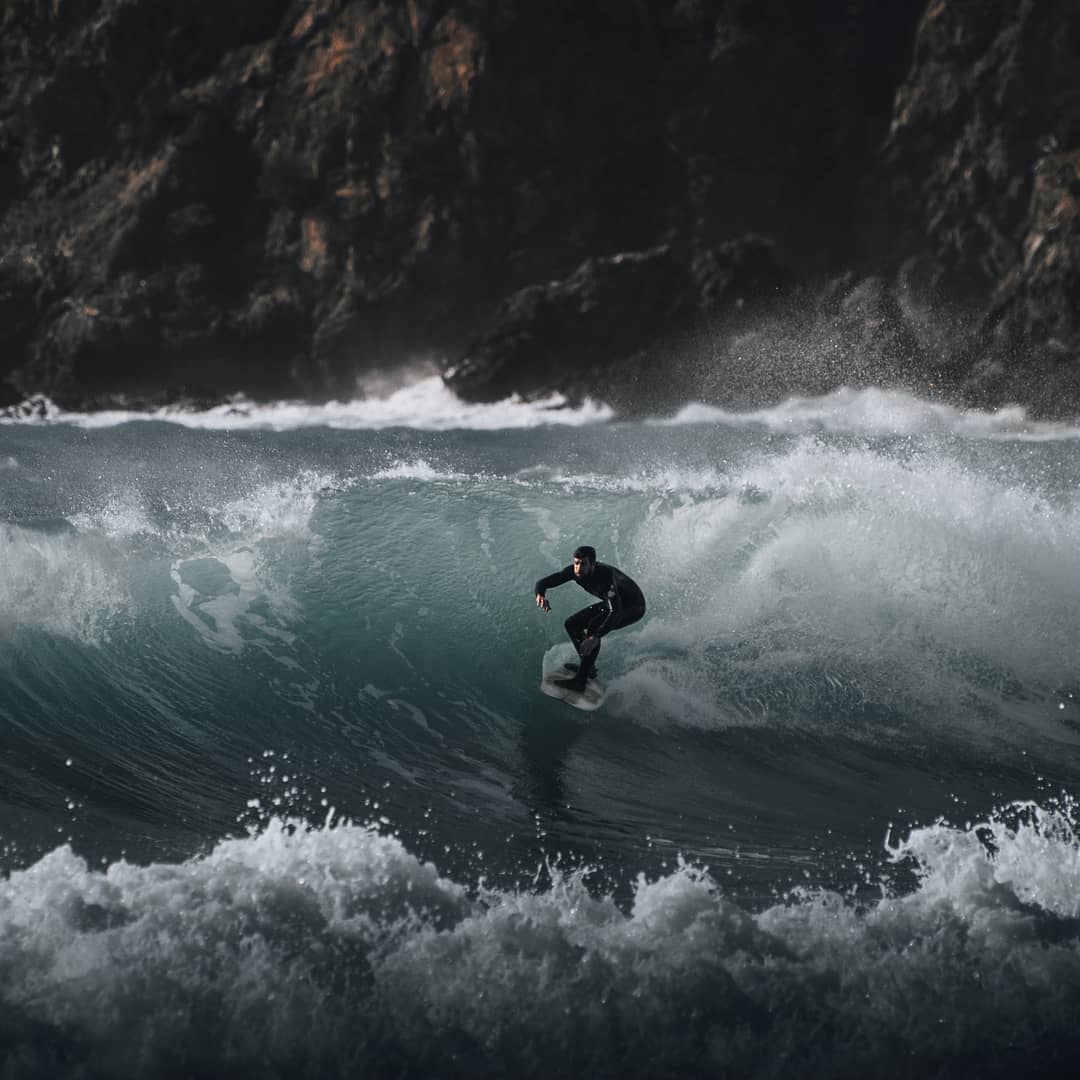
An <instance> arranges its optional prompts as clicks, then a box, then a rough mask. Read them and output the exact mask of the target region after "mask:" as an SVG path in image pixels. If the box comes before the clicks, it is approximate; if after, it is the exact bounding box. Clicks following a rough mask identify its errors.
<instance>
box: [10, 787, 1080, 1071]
mask: <svg viewBox="0 0 1080 1080" xmlns="http://www.w3.org/2000/svg"><path fill="white" fill-rule="evenodd" d="M1074 816H1075V815H1074V814H1073V812H1072V808H1071V807H1070V805H1069V804H1068V803H1067V802H1063V803H1061V804H1059V805H1056V806H1045V807H1044V806H1039V805H1037V804H1026V805H1018V806H1009V807H1005V808H1003V809H1002V810H1001V811H999V812H998V813H997V814H996V815H995V816H993V817H992V818H990V819H988V820H987V821H985V822H982V823H979V824H976V825H969V826H966V827H957V826H950V825H947V824H945V823H943V822H941V823H938V824H935V825H933V826H929V827H926V828H916V829H913V830H912V831H911V832H910V833H909V834H908V835H907V836H906V837H904V838H902V839H891V838H890V840H889V843H888V845H887V852H888V855H889V857H890V858H891V859H892V860H893V861H895V862H903V863H905V864H907V865H909V866H910V867H911V868H912V869H913V871H914V875H915V881H916V884H915V887H914V889H912V890H911V891H909V892H906V893H893V892H892V891H891V887H890V886H888V885H886V884H884V883H883V884H882V886H881V888H882V891H883V892H884V893H885V895H884V896H883V898H882V899H881V900H879V901H877V902H872V903H867V902H865V901H862V902H859V901H856V900H854V899H853V898H850V897H845V896H842V895H840V894H836V893H813V894H792V895H791V896H790V897H787V898H785V899H783V900H782V901H780V902H777V903H775V904H774V905H773V906H771V907H768V908H767V909H765V910H763V911H761V912H759V913H757V914H755V913H753V912H751V911H747V910H744V909H741V908H740V907H739V906H737V905H736V904H734V903H732V902H731V901H730V900H728V899H726V898H725V896H724V895H723V892H722V890H721V889H720V888H719V886H718V885H717V884H716V882H715V881H714V880H713V879H712V878H711V877H710V875H709V873H708V872H707V870H705V869H702V868H697V867H694V866H691V865H688V864H684V863H679V864H678V865H677V866H676V867H674V868H673V869H672V870H671V871H670V872H669V873H667V874H666V875H664V876H661V877H660V878H658V879H655V880H647V879H646V878H644V877H640V878H639V879H638V881H637V884H636V886H635V888H634V890H633V894H632V897H631V898H630V899H629V901H628V902H627V903H625V904H618V903H616V902H615V901H614V900H613V899H612V898H610V897H605V896H597V895H595V894H594V893H593V892H592V891H591V890H590V889H589V887H588V879H589V875H588V872H587V871H577V872H575V873H572V874H560V873H559V872H558V871H554V870H553V871H552V883H551V885H550V886H548V887H546V888H542V889H532V890H530V889H525V890H520V891H513V890H511V891H499V890H490V889H486V888H484V887H483V886H482V885H480V886H474V887H470V888H465V887H463V886H462V885H460V884H458V883H455V882H453V881H450V880H448V879H446V878H443V877H441V876H440V875H439V873H438V870H437V869H436V867H435V866H433V865H432V864H430V863H427V862H423V861H421V860H419V859H417V858H416V857H415V856H413V855H412V854H411V853H410V852H409V851H408V850H407V849H406V848H405V847H404V845H403V844H402V843H401V842H400V841H398V840H396V839H395V838H393V837H391V836H385V835H380V834H379V833H377V832H376V831H375V830H373V829H372V828H370V827H362V826H357V825H351V824H348V823H334V822H332V821H331V820H329V819H328V821H327V822H326V823H325V824H324V825H322V826H319V827H310V826H306V825H304V824H302V823H300V822H290V821H285V820H281V819H272V820H271V821H270V822H269V823H268V824H267V825H266V827H265V828H264V829H263V831H262V832H260V833H258V834H256V835H252V836H250V837H247V838H239V839H231V840H226V841H223V842H221V843H219V844H218V845H217V847H216V848H215V849H214V850H213V851H212V852H210V853H209V854H208V855H205V856H202V857H197V858H193V859H190V860H188V861H186V862H183V863H177V864H155V865H150V866H134V865H131V864H128V863H126V862H119V863H114V864H113V865H111V866H109V867H107V868H106V869H104V870H100V871H96V870H91V869H90V868H88V867H87V865H86V863H85V862H84V861H83V860H82V859H80V858H79V857H78V856H76V855H75V854H74V853H73V852H72V851H71V850H70V848H68V847H61V848H58V849H56V850H55V851H53V852H52V853H51V854H49V855H47V856H46V857H45V858H43V859H41V860H40V861H39V862H37V863H35V864H34V865H33V866H30V867H28V868H27V869H26V870H23V871H18V872H15V873H12V874H10V875H9V876H8V878H7V879H6V880H5V881H3V882H2V883H0V971H2V972H3V974H4V978H3V981H2V983H0V1000H2V1001H3V1004H4V1013H5V1019H4V1022H3V1023H4V1027H5V1028H6V1031H5V1045H6V1047H7V1049H8V1052H9V1053H10V1054H14V1055H15V1056H14V1058H12V1059H11V1060H17V1061H20V1062H21V1063H22V1066H23V1067H24V1071H23V1072H22V1074H21V1075H27V1076H34V1075H56V1076H67V1075H71V1076H74V1075H76V1074H77V1071H72V1068H73V1067H72V1066H70V1065H69V1066H67V1067H65V1065H66V1063H65V1061H64V1056H63V1054H62V1052H61V1051H62V1048H63V1046H64V1045H66V1044H78V1045H79V1046H80V1048H81V1050H82V1051H83V1055H84V1059H83V1064H86V1063H89V1064H92V1065H93V1066H94V1068H95V1070H96V1072H95V1074H96V1075H102V1076H135V1075H140V1074H142V1075H145V1074H147V1073H153V1072H160V1071H162V1070H163V1069H166V1068H171V1069H173V1070H174V1071H175V1070H176V1069H183V1070H185V1071H197V1072H200V1071H201V1072H214V1073H228V1072H230V1071H232V1072H245V1073H246V1072H249V1071H262V1072H263V1074H264V1075H275V1076H276V1075H285V1074H288V1075H298V1076H314V1075H324V1076H345V1075H351V1074H353V1073H354V1072H355V1071H356V1070H359V1071H380V1070H383V1069H387V1068H390V1067H391V1066H392V1067H393V1068H394V1071H395V1072H396V1073H397V1074H398V1075H405V1076H412V1075H416V1076H419V1075H423V1074H425V1072H427V1071H429V1070H431V1069H432V1068H434V1067H436V1066H437V1065H438V1063H439V1062H441V1063H442V1065H441V1069H442V1070H443V1071H451V1072H456V1073H475V1072H476V1071H477V1070H479V1071H484V1072H486V1073H491V1074H501V1075H508V1074H511V1073H513V1074H515V1075H525V1076H545V1075H553V1074H556V1073H557V1074H560V1075H566V1074H574V1075H584V1074H585V1073H590V1074H595V1075H602V1076H625V1075H630V1076H645V1075H657V1074H659V1073H674V1072H678V1073H679V1074H680V1075H713V1074H715V1073H717V1072H721V1073H723V1072H725V1071H731V1072H736V1073H738V1074H739V1075H751V1076H775V1075H780V1074H782V1073H783V1072H784V1071H785V1070H788V1069H799V1070H800V1071H802V1072H803V1073H804V1074H808V1073H811V1074H815V1075H852V1074H856V1073H860V1072H861V1073H864V1074H867V1073H873V1074H874V1075H880V1076H909V1075H916V1074H917V1073H919V1071H920V1070H923V1071H925V1070H927V1069H930V1070H932V1071H936V1072H937V1073H938V1074H939V1075H975V1074H979V1075H1008V1074H1009V1071H1010V1070H1012V1069H1016V1068H1019V1067H1020V1065H1021V1064H1023V1065H1024V1066H1025V1067H1026V1068H1028V1069H1029V1070H1030V1069H1032V1068H1036V1069H1038V1068H1040V1067H1049V1066H1051V1065H1053V1064H1054V1063H1055V1062H1057V1061H1058V1060H1059V1059H1061V1058H1062V1057H1064V1056H1066V1055H1068V1054H1069V1053H1072V1052H1075V1050H1076V1049H1077V1047H1078V1045H1080V1038H1078V1036H1077V1035H1076V1032H1075V1027H1074V1025H1073V1023H1072V1019H1071V1018H1072V1016H1073V1010H1074V1007H1075V1004H1076V1001H1075V995H1076V987H1077V986H1078V985H1080V948H1078V937H1080V923H1078V921H1077V907H1076V903H1077V901H1076V896H1077V884H1078V881H1080V871H1078V865H1080V862H1078V853H1077V843H1076V837H1075V833H1074V826H1073V817H1074ZM943 1015H951V1016H953V1017H956V1018H957V1020H956V1022H950V1023H947V1024H942V1023H941V1017H942V1016H943ZM961 1017H962V1021H961V1019H960V1018H961ZM44 1033H49V1034H48V1038H47V1039H46V1038H45V1034H44ZM898 1048H902V1052H900V1053H898ZM80 1067H82V1065H80ZM51 1070H53V1071H51Z"/></svg>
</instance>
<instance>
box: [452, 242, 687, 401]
mask: <svg viewBox="0 0 1080 1080" xmlns="http://www.w3.org/2000/svg"><path fill="white" fill-rule="evenodd" d="M689 286H690V282H689V279H688V275H687V274H686V272H685V270H684V269H683V268H682V267H681V266H680V265H679V264H678V263H677V262H676V260H675V259H674V258H673V257H672V253H671V251H670V249H669V248H667V247H660V248H656V249H654V250H652V251H646V252H630V253H625V254H620V255H613V256H610V257H608V258H604V259H589V260H587V261H586V262H584V263H582V264H581V266H579V267H578V268H577V269H576V270H575V271H574V273H573V274H571V275H570V276H569V277H568V278H565V279H563V280H559V281H550V282H546V283H544V284H542V285H531V286H529V287H527V288H525V289H522V290H521V291H519V292H517V293H515V294H514V295H513V296H511V297H510V299H509V300H508V301H507V302H506V303H505V304H504V305H503V307H502V308H501V309H500V311H499V313H498V315H497V317H496V319H495V323H494V325H493V326H492V327H491V328H490V329H489V330H488V331H487V332H486V333H485V334H483V335H482V336H481V337H480V338H479V339H478V340H477V341H476V342H474V343H473V344H471V345H470V346H469V347H468V348H467V350H466V352H465V354H464V356H463V358H462V360H461V362H460V363H459V364H458V365H457V366H455V367H454V368H453V369H451V371H450V372H448V374H447V376H446V382H447V384H448V385H449V386H450V388H451V389H452V390H454V391H455V392H456V393H459V394H461V395H462V396H464V397H467V398H468V399H470V400H474V401H477V400H480V401H494V400H497V399H499V398H503V397H506V396H508V395H509V394H511V393H513V392H515V391H518V392H522V393H525V394H540V393H545V392H549V391H551V390H556V389H571V390H574V391H577V392H580V393H583V394H584V393H587V392H589V391H590V390H591V391H592V392H593V394H594V396H599V397H602V398H604V399H605V400H609V399H610V397H611V394H610V393H603V394H596V388H597V386H604V387H605V389H607V388H608V387H609V386H610V385H612V383H613V382H614V380H615V379H617V378H618V379H619V381H626V380H627V376H628V374H629V372H630V369H631V368H633V369H635V370H636V369H638V368H640V367H641V366H642V365H641V356H642V354H645V353H648V352H649V350H650V349H653V348H655V347H656V346H657V345H658V343H659V342H661V341H662V340H663V338H664V336H665V333H666V332H668V331H670V330H671V328H672V327H673V326H674V325H677V324H678V322H679V321H680V316H681V315H682V314H683V310H684V307H685V305H686V302H687V298H688V297H689V296H691V295H692V294H691V290H690V287H689ZM620 369H622V370H621V371H620Z"/></svg>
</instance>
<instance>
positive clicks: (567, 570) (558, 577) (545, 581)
mask: <svg viewBox="0 0 1080 1080" xmlns="http://www.w3.org/2000/svg"><path fill="white" fill-rule="evenodd" d="M573 580H574V568H573V567H572V566H564V567H563V568H562V569H561V570H556V571H555V573H554V574H548V576H547V577H542V578H541V579H540V580H539V581H538V582H537V583H536V585H535V586H534V587H533V592H534V593H536V606H537V607H538V608H540V610H541V611H550V610H551V605H550V604H549V603H548V601H547V597H546V596H545V595H544V594H545V593H546V592H547V591H548V589H554V588H555V587H556V586H558V585H565V584H566V583H567V582H568V581H573Z"/></svg>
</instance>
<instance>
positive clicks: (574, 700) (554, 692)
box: [540, 667, 607, 712]
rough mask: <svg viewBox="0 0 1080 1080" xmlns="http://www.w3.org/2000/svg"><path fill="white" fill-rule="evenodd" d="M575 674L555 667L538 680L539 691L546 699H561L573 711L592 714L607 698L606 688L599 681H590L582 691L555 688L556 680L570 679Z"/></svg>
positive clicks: (568, 669) (566, 668) (560, 687)
mask: <svg viewBox="0 0 1080 1080" xmlns="http://www.w3.org/2000/svg"><path fill="white" fill-rule="evenodd" d="M575 674H576V673H575V672H573V671H571V670H570V668H568V667H557V668H553V669H552V670H551V671H549V672H548V673H547V674H546V675H545V676H544V677H543V678H542V679H541V680H540V689H541V690H543V692H544V693H545V694H547V696H548V697H553V698H561V699H562V700H563V701H565V702H566V704H567V705H573V706H574V708H575V709H583V710H584V711H585V712H592V711H593V710H594V709H599V708H600V706H601V705H602V704H603V703H604V698H605V697H606V696H607V687H606V686H604V684H603V683H602V682H601V681H600V680H599V679H590V680H589V681H588V682H587V683H586V684H585V689H584V690H568V689H567V688H566V687H565V686H556V685H555V680H556V679H572V678H573V677H574V675H575Z"/></svg>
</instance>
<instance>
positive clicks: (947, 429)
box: [653, 387, 1080, 442]
mask: <svg viewBox="0 0 1080 1080" xmlns="http://www.w3.org/2000/svg"><path fill="white" fill-rule="evenodd" d="M653 423H657V424H661V425H667V426H673V427H679V426H686V425H694V424H721V425H725V426H728V427H734V428H760V429H763V430H766V431H772V432H777V433H783V434H791V435H799V434H805V433H810V432H817V431H825V432H832V433H835V434H852V435H880V436H904V435H957V436H962V437H965V438H978V439H1018V440H1023V441H1034V442H1041V441H1049V440H1055V439H1078V438H1080V427H1078V426H1077V425H1076V424H1075V423H1073V424H1070V423H1063V422H1052V421H1046V420H1034V419H1032V418H1031V417H1029V416H1028V414H1027V410H1026V409H1024V408H1023V407H1022V406H1020V405H1008V406H1005V407H1003V408H1000V409H995V410H993V411H981V410H978V409H964V408H959V407H957V406H954V405H947V404H943V403H941V402H936V401H926V400H924V399H922V398H919V397H916V396H915V395H914V394H912V393H910V392H909V391H906V390H883V389H879V388H876V387H870V388H867V389H862V390H855V389H852V388H850V387H841V388H840V389H838V390H834V391H832V392H831V393H828V394H823V395H821V396H818V397H791V398H788V399H787V400H785V401H783V402H781V403H780V404H779V405H774V406H771V407H769V408H765V409H753V410H747V411H732V410H729V409H724V408H721V407H718V406H714V405H703V404H700V403H690V404H688V405H685V406H683V408H681V409H680V410H679V411H678V412H677V413H676V414H675V415H674V416H672V417H669V418H667V419H663V420H654V421H653Z"/></svg>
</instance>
